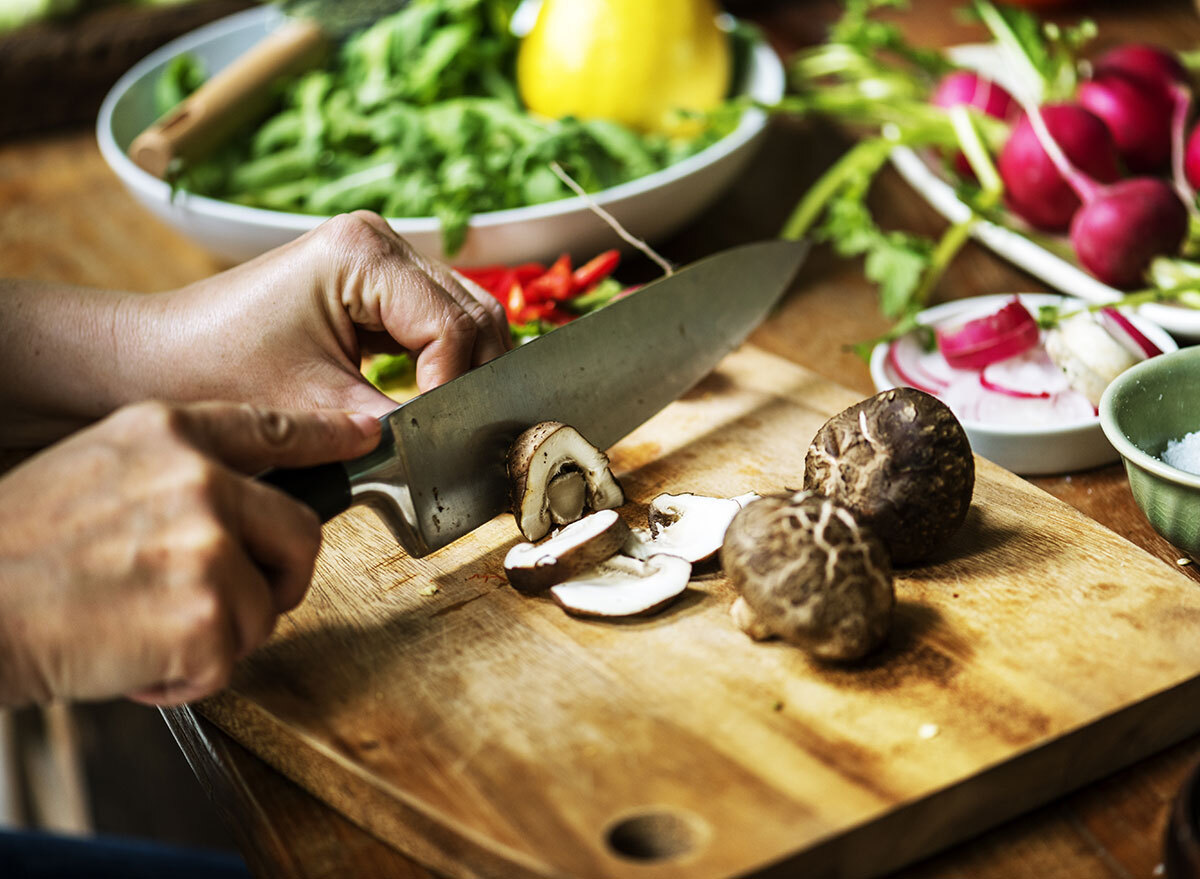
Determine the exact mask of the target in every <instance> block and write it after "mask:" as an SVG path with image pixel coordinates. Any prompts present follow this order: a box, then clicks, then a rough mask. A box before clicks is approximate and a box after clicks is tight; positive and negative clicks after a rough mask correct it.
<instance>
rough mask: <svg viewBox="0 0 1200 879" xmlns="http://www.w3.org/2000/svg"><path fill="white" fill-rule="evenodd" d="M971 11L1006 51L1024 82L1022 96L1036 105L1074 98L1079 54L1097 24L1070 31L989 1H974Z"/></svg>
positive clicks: (1082, 24)
mask: <svg viewBox="0 0 1200 879" xmlns="http://www.w3.org/2000/svg"><path fill="white" fill-rule="evenodd" d="M972 9H973V10H974V12H975V14H976V15H977V16H978V17H979V19H980V20H981V21H982V22H983V23H984V24H985V25H986V26H987V28H988V30H990V31H991V32H992V36H993V37H995V38H996V42H997V43H999V44H1000V47H1001V48H1002V49H1003V50H1004V52H1005V56H1006V60H1007V61H1008V63H1009V64H1010V65H1011V66H1012V68H1013V69H1014V70H1015V72H1016V74H1017V76H1018V78H1019V79H1020V81H1021V83H1022V89H1021V91H1022V92H1023V94H1022V97H1023V98H1024V99H1025V100H1027V101H1030V102H1032V103H1034V104H1043V103H1046V102H1049V101H1061V100H1067V99H1068V98H1071V97H1072V96H1074V94H1075V89H1076V86H1077V85H1078V84H1079V67H1078V61H1077V56H1078V54H1079V51H1080V50H1081V49H1082V48H1083V47H1084V46H1085V45H1086V44H1087V43H1088V42H1090V41H1091V40H1092V39H1093V38H1094V37H1095V36H1096V25H1095V22H1093V21H1091V20H1090V19H1084V20H1083V21H1081V22H1079V23H1078V24H1076V25H1074V26H1072V27H1069V28H1065V29H1064V28H1060V27H1059V26H1058V25H1056V24H1053V23H1045V24H1043V23H1042V22H1041V21H1040V20H1039V19H1038V17H1037V16H1036V15H1034V14H1033V13H1031V12H1028V11H1026V10H1023V9H1014V8H1013V7H1011V6H996V5H995V4H993V3H991V2H990V0H972Z"/></svg>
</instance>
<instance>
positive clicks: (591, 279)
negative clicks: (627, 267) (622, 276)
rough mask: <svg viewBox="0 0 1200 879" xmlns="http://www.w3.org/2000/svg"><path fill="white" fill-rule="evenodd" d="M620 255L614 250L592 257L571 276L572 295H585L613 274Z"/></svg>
mask: <svg viewBox="0 0 1200 879" xmlns="http://www.w3.org/2000/svg"><path fill="white" fill-rule="evenodd" d="M620 261H621V254H620V253H619V252H617V251H615V250H606V251H604V253H602V254H600V255H599V256H595V257H592V258H591V259H590V260H588V261H587V262H585V263H584V264H583V265H581V266H580V267H579V268H577V269H576V270H575V273H574V274H573V275H572V276H571V282H572V286H573V287H574V295H576V296H578V295H579V294H581V293H586V292H587V291H588V290H591V289H592V288H593V287H595V286H596V285H597V284H599V283H600V282H601V281H603V280H604V279H605V278H607V277H608V276H609V275H611V274H612V273H613V270H614V269H616V267H617V263H619V262H620Z"/></svg>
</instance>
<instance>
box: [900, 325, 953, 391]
mask: <svg viewBox="0 0 1200 879" xmlns="http://www.w3.org/2000/svg"><path fill="white" fill-rule="evenodd" d="M927 353H928V352H926V351H925V350H923V349H922V348H921V345H920V343H919V342H918V341H917V340H916V338H915V335H914V334H913V333H909V334H908V335H907V336H902V337H901V338H899V339H897V340H896V341H894V342H892V344H891V345H889V346H888V355H887V361H888V366H889V367H890V368H891V370H892V372H894V373H895V374H896V378H898V379H899V380H900V382H899V383H900V384H905V385H909V386H910V387H914V388H916V389H917V390H918V391H924V392H925V393H927V394H933V395H934V396H937V394H938V393H939V392H940V391H944V390H945V389H946V387H947V386H948V385H949V377H948V376H946V377H943V376H939V375H936V374H934V373H933V372H932V371H930V370H928V369H926V367H925V362H924V361H925V358H926V356H927ZM937 359H938V360H940V361H941V362H942V364H945V359H944V358H942V357H941V356H940V355H938V358H937Z"/></svg>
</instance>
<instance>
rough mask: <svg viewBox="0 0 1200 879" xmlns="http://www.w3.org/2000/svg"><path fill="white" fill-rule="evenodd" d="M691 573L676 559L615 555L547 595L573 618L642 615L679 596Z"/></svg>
mask: <svg viewBox="0 0 1200 879" xmlns="http://www.w3.org/2000/svg"><path fill="white" fill-rule="evenodd" d="M691 573H692V566H691V565H690V564H689V563H688V562H686V561H685V560H683V559H681V558H678V557H677V556H671V555H655V556H651V557H650V558H649V559H647V560H645V561H641V560H639V559H635V558H630V557H629V556H625V555H615V556H613V557H612V558H610V559H608V560H607V561H603V562H601V563H600V564H598V565H596V567H594V568H592V569H591V570H589V571H585V572H584V573H582V574H580V575H579V576H578V577H573V578H572V579H570V580H568V581H567V582H565V583H559V584H558V585H557V586H552V587H550V594H551V595H552V596H554V600H555V601H557V602H558V603H559V604H560V605H562V607H563V609H564V610H566V611H567V613H570V614H574V615H576V616H582V617H630V616H644V615H646V614H651V613H654V612H655V611H657V610H660V609H661V608H664V607H666V606H667V605H668V604H670V603H671V602H672V601H674V600H675V599H676V598H678V597H679V596H680V595H682V594H683V591H684V590H685V589H686V588H687V584H688V577H689V576H691Z"/></svg>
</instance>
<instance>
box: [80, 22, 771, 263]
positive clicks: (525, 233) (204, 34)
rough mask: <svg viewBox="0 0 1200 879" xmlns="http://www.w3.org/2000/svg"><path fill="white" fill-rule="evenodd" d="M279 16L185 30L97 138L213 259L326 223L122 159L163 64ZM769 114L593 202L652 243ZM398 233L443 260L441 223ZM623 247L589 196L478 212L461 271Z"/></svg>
mask: <svg viewBox="0 0 1200 879" xmlns="http://www.w3.org/2000/svg"><path fill="white" fill-rule="evenodd" d="M280 19H281V15H280V13H279V12H278V10H276V9H274V8H272V7H269V6H262V7H256V8H254V9H249V10H246V11H245V12H239V13H237V14H235V15H231V16H228V17H226V18H223V19H220V20H219V21H216V22H213V23H212V24H209V25H206V26H204V27H202V28H199V29H197V30H195V31H192V32H191V33H188V34H185V35H184V36H182V37H179V38H178V39H176V40H173V41H172V42H170V43H168V44H167V45H165V46H163V47H162V48H161V49H159V50H157V51H156V52H154V53H152V54H151V55H149V56H148V57H146V58H145V59H143V60H142V61H140V62H138V63H137V64H136V65H134V66H133V68H132V69H130V70H129V72H127V73H126V74H125V75H124V76H122V77H121V79H120V80H118V81H117V83H116V85H114V86H113V88H112V90H111V91H110V92H109V93H108V95H107V97H106V98H105V99H104V103H103V105H102V106H101V108H100V115H99V118H98V120H97V122H96V137H97V139H98V141H99V143H100V152H101V153H102V154H103V156H104V159H105V161H107V162H108V164H109V166H110V167H112V169H113V171H115V172H116V174H117V176H118V177H120V178H121V181H122V182H123V183H124V184H125V186H126V187H127V188H128V189H129V191H130V192H131V193H132V194H133V195H134V196H135V197H136V198H137V199H138V200H139V201H140V202H142V204H144V205H146V207H148V208H149V209H150V210H151V211H153V212H154V213H155V214H157V215H158V216H159V217H161V218H162V219H163V220H165V221H166V222H168V223H170V224H171V225H172V226H174V227H176V228H177V229H178V230H179V231H180V232H182V233H183V234H184V235H186V236H188V237H189V238H191V239H193V240H194V241H196V242H198V243H199V244H201V245H202V246H204V247H205V248H207V249H208V250H210V251H212V252H213V253H215V254H217V255H219V256H222V257H224V258H226V259H229V260H232V261H235V262H237V261H241V260H245V259H249V258H250V257H253V256H256V255H258V254H259V253H262V252H263V251H266V250H269V249H271V248H272V247H275V246H277V245H280V244H283V243H285V242H287V241H289V240H291V239H293V238H295V237H296V236H298V235H300V234H301V233H303V232H305V231H307V230H308V229H311V228H313V227H314V226H316V225H318V224H319V223H320V222H321V221H322V220H324V219H325V218H324V217H319V216H312V215H308V214H298V213H289V212H284V211H270V210H264V209H261V208H251V207H244V206H242V205H237V204H233V203H231V202H226V201H219V200H217V199H212V198H206V197H204V196H198V195H192V194H189V193H176V195H175V197H174V198H172V197H171V190H170V187H169V186H168V185H167V184H166V183H165V182H163V181H162V180H159V179H158V178H157V177H154V176H152V175H150V174H148V173H146V172H145V171H143V170H142V169H141V168H139V167H138V166H137V165H135V164H134V163H133V162H132V161H131V160H130V159H129V157H128V156H127V155H126V154H125V150H126V149H127V148H128V146H129V144H130V142H131V141H132V140H133V139H134V137H136V136H137V135H138V134H140V133H141V132H142V131H143V130H144V129H145V128H146V127H147V126H148V125H149V124H150V123H151V122H153V121H154V119H155V113H154V100H153V89H154V83H155V81H156V80H157V79H158V77H159V75H160V74H161V73H162V70H163V68H164V67H166V65H167V63H168V62H169V61H170V60H171V59H172V58H174V57H175V56H176V55H179V54H181V53H183V52H192V53H194V54H195V55H196V56H197V57H198V58H199V59H200V60H201V61H202V62H203V63H204V65H205V68H206V69H207V70H208V71H209V72H210V73H215V72H216V71H218V70H220V69H221V68H223V67H225V66H226V65H228V64H229V63H230V62H232V61H233V60H234V59H236V58H238V57H239V56H241V55H242V54H243V53H245V52H246V50H247V49H249V48H250V47H251V46H253V45H254V44H255V43H257V42H258V41H259V40H261V39H262V38H263V37H265V36H266V35H267V34H268V33H269V32H270V31H271V30H272V29H273V28H274V27H275V26H277V25H278V23H279V21H280ZM783 89H784V74H783V66H782V64H781V63H780V61H779V58H778V56H777V55H776V54H775V52H774V51H773V50H772V49H771V48H770V47H769V46H767V45H765V44H760V45H758V46H756V47H755V49H754V52H753V53H752V56H751V63H750V65H749V70H748V71H747V75H746V80H745V83H744V87H743V89H742V92H743V93H745V94H749V95H751V96H753V97H755V98H757V99H758V100H760V101H763V102H767V103H771V102H774V101H777V100H779V98H780V97H781V96H782V94H783ZM766 124H767V117H766V114H765V113H763V112H761V111H759V110H751V111H748V112H747V113H746V114H745V115H744V117H743V118H742V120H741V123H740V124H739V125H738V127H737V129H736V130H735V131H734V132H733V133H731V134H730V135H729V136H727V137H724V138H722V139H721V140H720V141H718V142H717V143H715V144H713V145H712V146H710V147H709V148H708V149H706V150H703V151H702V152H700V153H697V154H696V155H694V156H690V157H689V158H687V159H684V160H683V161H682V162H678V163H676V164H674V165H672V166H670V167H669V168H665V169H663V170H661V171H658V172H656V173H654V174H650V175H648V176H646V177H642V178H640V179H638V180H632V181H630V182H628V183H623V184H621V185H620V186H614V187H612V188H611V189H606V190H603V191H602V192H598V193H595V194H594V195H593V198H594V200H595V201H596V202H598V203H599V204H600V205H602V206H603V207H604V208H605V209H606V210H607V211H608V212H609V213H611V214H613V215H614V216H615V217H616V218H617V219H618V220H619V221H620V222H621V223H622V224H623V225H624V226H625V227H626V228H627V229H629V231H630V232H632V233H633V234H634V235H637V236H639V237H642V238H646V239H650V240H654V239H658V238H661V237H663V236H665V235H668V234H670V233H671V232H672V231H674V230H675V229H677V228H678V227H680V226H681V225H682V224H683V223H685V222H687V221H688V220H690V219H691V218H693V217H694V216H696V215H697V214H698V213H699V212H701V211H702V210H704V208H705V207H707V206H708V205H709V204H711V203H712V201H713V200H714V199H716V198H717V196H719V195H720V194H721V192H722V191H724V190H725V189H726V188H727V187H728V185H729V184H730V183H731V182H732V181H733V179H734V178H735V177H736V176H737V174H738V173H739V172H740V171H741V170H742V168H743V167H744V166H745V165H746V163H747V162H748V161H749V160H750V158H751V157H752V155H753V153H754V149H755V147H756V146H757V144H758V142H759V140H760V139H761V137H762V135H763V133H764V132H765V128H766ZM389 222H390V223H391V225H392V227H393V228H394V229H395V230H396V231H397V232H398V233H400V234H401V235H403V236H404V237H405V238H407V239H408V240H409V241H410V242H412V244H413V245H414V246H415V247H416V248H417V249H418V250H420V251H421V252H422V253H425V254H426V255H428V256H431V257H434V258H438V259H444V258H445V257H444V255H443V253H442V236H441V228H440V225H439V223H438V221H437V219H436V218H433V217H418V218H394V219H393V218H389ZM621 245H622V242H621V241H620V240H619V239H618V238H617V237H616V235H614V233H613V231H612V230H611V229H610V228H609V227H608V226H607V225H605V224H604V222H603V221H601V220H600V218H599V217H597V216H596V215H595V214H593V213H592V212H591V211H589V210H588V208H587V206H586V205H585V203H584V201H583V199H581V198H567V199H562V200H560V201H555V202H548V203H546V204H540V205H533V206H531V207H524V208H514V209H512V210H504V211H493V212H489V213H484V214H476V215H475V217H473V218H472V220H471V224H470V229H469V232H468V234H467V240H466V244H465V245H464V246H463V248H462V250H460V251H459V252H458V253H457V254H456V255H455V256H454V257H453V261H454V263H455V264H456V265H481V264H486V263H518V262H525V261H529V260H549V259H553V258H554V257H557V256H558V255H559V254H560V253H563V252H564V251H566V252H571V253H572V254H573V255H575V256H576V257H577V258H583V257H587V256H591V255H594V254H595V253H596V252H597V251H600V250H603V249H605V248H608V247H615V246H621Z"/></svg>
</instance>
